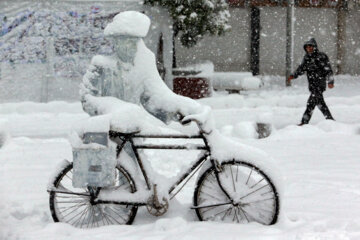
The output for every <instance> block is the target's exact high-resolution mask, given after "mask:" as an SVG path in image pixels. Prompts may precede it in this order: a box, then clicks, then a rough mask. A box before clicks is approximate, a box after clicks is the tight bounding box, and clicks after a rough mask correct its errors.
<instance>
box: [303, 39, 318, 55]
mask: <svg viewBox="0 0 360 240" xmlns="http://www.w3.org/2000/svg"><path fill="white" fill-rule="evenodd" d="M306 46H313V47H314V52H317V51H318V46H317V43H316V41H315V38H311V39H310V40H309V41H306V42H305V43H304V50H305V52H306ZM306 53H307V52H306Z"/></svg>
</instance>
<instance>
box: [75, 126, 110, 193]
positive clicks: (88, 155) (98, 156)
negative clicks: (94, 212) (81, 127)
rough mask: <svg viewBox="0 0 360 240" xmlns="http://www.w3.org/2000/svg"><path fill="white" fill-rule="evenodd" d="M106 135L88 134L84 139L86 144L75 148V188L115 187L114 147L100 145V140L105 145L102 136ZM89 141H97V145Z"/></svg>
mask: <svg viewBox="0 0 360 240" xmlns="http://www.w3.org/2000/svg"><path fill="white" fill-rule="evenodd" d="M104 134H105V133H92V134H88V136H87V137H86V138H84V142H85V144H82V145H81V146H77V147H73V169H74V174H73V181H72V184H73V187H88V186H91V187H108V186H113V185H114V183H115V167H116V158H115V156H116V154H115V149H113V148H112V147H108V146H106V145H102V144H99V141H98V140H99V139H102V140H101V141H100V142H101V143H105V142H104V140H103V136H101V135H104ZM89 135H92V136H89ZM85 136H86V135H85ZM106 137H107V135H106ZM89 139H96V141H95V142H97V143H94V142H92V141H90V140H89ZM106 143H107V141H106Z"/></svg>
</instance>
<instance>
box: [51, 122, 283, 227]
mask: <svg viewBox="0 0 360 240" xmlns="http://www.w3.org/2000/svg"><path fill="white" fill-rule="evenodd" d="M189 121H190V120H189ZM192 121H195V122H196V123H197V125H198V127H199V129H200V131H199V134H197V135H191V136H189V135H151V134H145V135H144V134H141V133H139V132H131V133H121V132H117V131H110V132H109V136H110V139H112V140H113V141H115V142H117V144H118V145H117V159H121V155H122V154H124V152H125V151H124V146H125V144H127V143H128V144H129V143H130V145H131V148H132V150H133V152H134V156H135V159H136V163H137V166H138V167H139V169H140V170H139V173H141V174H137V173H135V172H134V171H132V170H131V169H127V166H126V164H125V165H124V164H122V162H121V161H118V163H117V165H116V173H115V179H116V181H115V184H114V185H113V186H110V187H103V188H101V187H90V186H88V187H85V188H74V187H73V184H72V179H73V173H74V172H73V163H70V162H67V161H66V162H64V164H63V165H62V167H61V169H60V170H59V171H58V174H57V175H56V176H55V177H54V179H53V180H52V182H51V184H50V186H49V189H48V192H49V193H50V210H51V214H52V217H53V219H54V221H55V222H65V223H68V224H71V225H73V226H75V227H79V228H92V227H99V226H104V225H113V224H131V223H132V222H133V221H134V218H135V216H136V213H137V210H138V208H139V207H141V206H145V207H146V208H147V210H148V212H149V213H150V214H152V215H155V216H160V215H163V214H164V213H165V212H166V211H167V210H168V206H169V203H170V201H171V199H173V197H174V196H175V195H176V194H177V193H178V192H179V191H180V190H181V189H182V188H183V186H184V185H185V184H186V183H187V182H188V181H189V179H190V178H192V177H193V176H194V175H195V173H197V172H199V174H198V179H197V182H196V187H195V191H194V197H193V206H192V209H194V210H195V211H196V214H197V216H198V218H199V219H200V220H201V221H218V222H233V223H249V222H258V223H261V224H264V225H271V224H274V223H276V222H277V219H278V216H279V209H280V202H279V198H280V197H279V193H278V190H277V188H276V186H275V184H274V183H275V182H274V181H273V179H274V178H273V175H271V174H272V173H271V171H268V170H269V169H265V170H267V171H265V170H264V169H261V167H264V166H265V168H267V167H266V165H264V164H263V163H262V162H261V160H260V159H259V156H258V155H257V154H254V153H253V152H247V150H248V149H247V148H244V146H243V145H241V144H240V145H239V144H237V143H234V142H233V141H231V140H227V139H225V138H222V136H221V135H220V134H219V133H218V132H216V131H215V130H214V131H211V132H209V131H205V130H203V126H202V124H201V123H200V122H199V121H196V120H194V119H192ZM139 139H141V140H140V141H138V140H139ZM149 139H172V140H174V139H175V140H176V141H178V140H182V141H190V142H191V141H194V140H195V141H200V142H201V144H199V143H187V144H185V145H183V144H170V145H169V144H166V145H164V144H153V143H150V144H149V143H147V140H149ZM213 142H217V143H218V144H213ZM217 148H222V149H217ZM235 148H236V149H235ZM238 148H240V149H238ZM141 149H154V150H157V149H162V150H164V149H166V150H172V149H176V150H198V151H200V152H201V154H199V157H198V159H197V160H196V161H194V163H193V165H192V166H190V167H189V168H188V169H186V170H185V171H183V172H182V173H181V174H179V175H178V177H176V179H175V180H174V182H171V183H169V182H166V183H156V181H154V180H153V179H152V178H151V175H152V174H150V175H149V173H148V171H147V167H146V164H144V161H142V158H141V156H140V154H139V150H141ZM255 152H256V151H255ZM260 157H263V156H261V154H260ZM169 161H170V160H169ZM259 161H260V162H259ZM132 174H135V175H137V176H134V175H132ZM140 175H141V176H140ZM269 176H270V177H271V178H270V177H269ZM139 179H141V180H142V183H139V182H137V181H139ZM161 185H164V186H161ZM164 189H165V190H164Z"/></svg>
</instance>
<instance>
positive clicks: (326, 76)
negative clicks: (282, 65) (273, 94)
mask: <svg viewBox="0 0 360 240" xmlns="http://www.w3.org/2000/svg"><path fill="white" fill-rule="evenodd" d="M304 50H305V52H306V54H305V56H304V58H303V60H302V63H301V64H300V66H299V67H298V68H297V69H296V71H295V72H294V73H293V74H291V75H290V76H289V78H288V81H289V82H290V81H291V80H293V79H295V78H297V77H298V76H300V75H302V74H304V73H305V72H306V74H307V78H308V82H309V91H310V97H309V99H308V101H307V106H306V110H305V112H304V115H303V117H302V119H301V123H300V124H299V126H302V125H304V124H308V123H309V121H310V119H311V116H312V113H313V111H314V108H315V106H317V107H318V108H319V109H320V111H321V112H322V113H323V115H324V116H325V118H326V119H331V120H334V118H333V117H332V115H331V113H330V110H329V108H328V106H327V105H326V103H325V100H324V96H323V92H324V91H325V90H326V82H328V87H329V88H333V87H334V76H333V71H332V69H331V65H330V61H329V58H328V56H327V55H326V54H325V53H323V52H319V50H318V47H317V43H316V41H315V39H314V38H311V39H310V40H309V41H307V42H305V44H304Z"/></svg>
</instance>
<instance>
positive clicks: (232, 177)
mask: <svg viewBox="0 0 360 240" xmlns="http://www.w3.org/2000/svg"><path fill="white" fill-rule="evenodd" d="M230 172H231V179H232V183H233V187H234V192H236V188H235V182H234V176H233V172H232V167H231V166H230Z"/></svg>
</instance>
